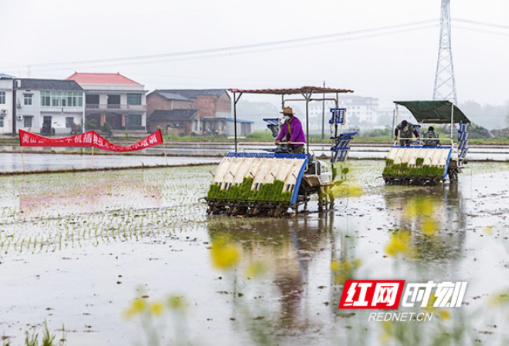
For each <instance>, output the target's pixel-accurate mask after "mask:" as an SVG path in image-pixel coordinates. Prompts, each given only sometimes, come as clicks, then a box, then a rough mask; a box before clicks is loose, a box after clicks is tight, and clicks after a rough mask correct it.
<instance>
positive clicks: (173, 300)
mask: <svg viewBox="0 0 509 346" xmlns="http://www.w3.org/2000/svg"><path fill="white" fill-rule="evenodd" d="M184 303H185V301H184V297H179V296H174V295H172V296H170V297H169V298H168V306H169V307H170V309H172V310H183V309H184V308H185V304H184Z"/></svg>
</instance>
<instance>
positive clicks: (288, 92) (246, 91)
mask: <svg viewBox="0 0 509 346" xmlns="http://www.w3.org/2000/svg"><path fill="white" fill-rule="evenodd" d="M228 91H230V92H233V93H244V94H266V95H267V94H269V95H295V94H304V93H309V92H312V93H313V94H326V93H352V92H353V90H349V89H336V88H323V87H313V86H304V87H302V88H287V89H228Z"/></svg>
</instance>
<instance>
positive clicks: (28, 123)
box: [23, 115, 33, 127]
mask: <svg viewBox="0 0 509 346" xmlns="http://www.w3.org/2000/svg"><path fill="white" fill-rule="evenodd" d="M32 118H33V116H31V115H30V116H24V117H23V127H32Z"/></svg>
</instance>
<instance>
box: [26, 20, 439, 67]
mask: <svg viewBox="0 0 509 346" xmlns="http://www.w3.org/2000/svg"><path fill="white" fill-rule="evenodd" d="M436 25H437V24H431V25H429V24H428V25H426V26H421V27H416V28H410V29H400V30H393V31H389V32H383V33H373V34H370V35H363V36H355V37H339V38H332V39H328V40H325V41H319V42H308V43H300V44H293V45H285V46H268V47H261V48H258V49H256V50H243V51H241V50H235V51H223V52H216V53H208V54H203V55H193V56H189V57H186V56H177V57H166V58H164V59H163V58H160V60H150V61H144V60H140V61H128V62H125V63H122V62H121V61H111V62H109V61H108V62H103V63H100V64H97V66H92V67H91V69H95V68H99V67H107V66H133V65H145V64H156V63H164V62H168V61H191V60H199V59H209V58H217V57H222V56H232V55H245V54H253V53H261V52H268V51H276V50H283V49H293V48H299V47H309V46H316V45H324V44H330V43H333V42H338V41H355V40H360V39H367V38H372V37H378V36H387V35H393V34H398V33H408V32H411V31H418V30H423V29H429V28H432V27H436ZM161 59H162V60H161ZM31 66H32V65H31ZM70 68H71V67H51V66H48V67H46V66H43V67H40V68H39V70H38V71H39V72H50V71H67V70H69V69H70Z"/></svg>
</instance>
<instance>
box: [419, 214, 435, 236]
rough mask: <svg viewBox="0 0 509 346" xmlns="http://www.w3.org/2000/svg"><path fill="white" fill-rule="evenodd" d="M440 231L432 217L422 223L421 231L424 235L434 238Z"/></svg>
mask: <svg viewBox="0 0 509 346" xmlns="http://www.w3.org/2000/svg"><path fill="white" fill-rule="evenodd" d="M437 230H438V224H437V223H436V222H435V220H433V219H432V218H431V217H427V218H425V219H424V221H423V222H422V223H421V231H422V233H423V234H425V235H428V236H432V235H434V234H435V233H436V232H437Z"/></svg>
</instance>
